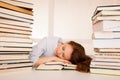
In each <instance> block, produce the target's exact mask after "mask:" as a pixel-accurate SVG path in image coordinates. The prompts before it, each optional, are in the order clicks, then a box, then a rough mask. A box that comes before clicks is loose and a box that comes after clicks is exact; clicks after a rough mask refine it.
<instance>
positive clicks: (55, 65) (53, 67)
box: [35, 62, 76, 70]
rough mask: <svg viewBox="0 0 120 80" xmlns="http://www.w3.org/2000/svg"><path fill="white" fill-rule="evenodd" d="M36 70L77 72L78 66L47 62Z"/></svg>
mask: <svg viewBox="0 0 120 80" xmlns="http://www.w3.org/2000/svg"><path fill="white" fill-rule="evenodd" d="M35 69H36V70H75V69H76V65H74V64H66V63H63V62H47V63H44V64H41V65H39V66H38V67H36V68H35Z"/></svg>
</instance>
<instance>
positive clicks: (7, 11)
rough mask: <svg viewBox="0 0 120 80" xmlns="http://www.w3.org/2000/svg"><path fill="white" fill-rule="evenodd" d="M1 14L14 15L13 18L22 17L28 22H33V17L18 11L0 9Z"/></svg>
mask: <svg viewBox="0 0 120 80" xmlns="http://www.w3.org/2000/svg"><path fill="white" fill-rule="evenodd" d="M0 12H1V13H5V14H9V15H12V16H16V17H20V18H25V19H28V20H33V16H32V15H29V14H25V13H21V12H17V11H13V10H9V9H6V8H0Z"/></svg>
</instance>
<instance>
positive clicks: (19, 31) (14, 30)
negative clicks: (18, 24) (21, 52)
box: [0, 27, 32, 35]
mask: <svg viewBox="0 0 120 80" xmlns="http://www.w3.org/2000/svg"><path fill="white" fill-rule="evenodd" d="M0 32H7V33H16V34H17V33H18V34H27V35H31V34H32V31H29V30H20V29H14V28H1V27H0Z"/></svg>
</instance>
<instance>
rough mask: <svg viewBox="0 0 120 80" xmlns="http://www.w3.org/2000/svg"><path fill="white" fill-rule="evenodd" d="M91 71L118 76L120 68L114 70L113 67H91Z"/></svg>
mask: <svg viewBox="0 0 120 80" xmlns="http://www.w3.org/2000/svg"><path fill="white" fill-rule="evenodd" d="M90 71H91V73H93V74H103V75H114V76H115V75H116V76H120V70H114V69H103V68H91V69H90Z"/></svg>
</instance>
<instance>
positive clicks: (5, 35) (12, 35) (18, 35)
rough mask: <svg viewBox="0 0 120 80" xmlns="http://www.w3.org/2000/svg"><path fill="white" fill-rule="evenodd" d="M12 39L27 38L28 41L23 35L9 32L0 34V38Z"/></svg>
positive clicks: (27, 36) (26, 36)
mask: <svg viewBox="0 0 120 80" xmlns="http://www.w3.org/2000/svg"><path fill="white" fill-rule="evenodd" d="M3 36H4V37H14V38H27V39H29V38H30V37H29V35H26V34H25V35H24V34H17V33H10V32H8V33H7V32H0V37H3Z"/></svg>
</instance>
